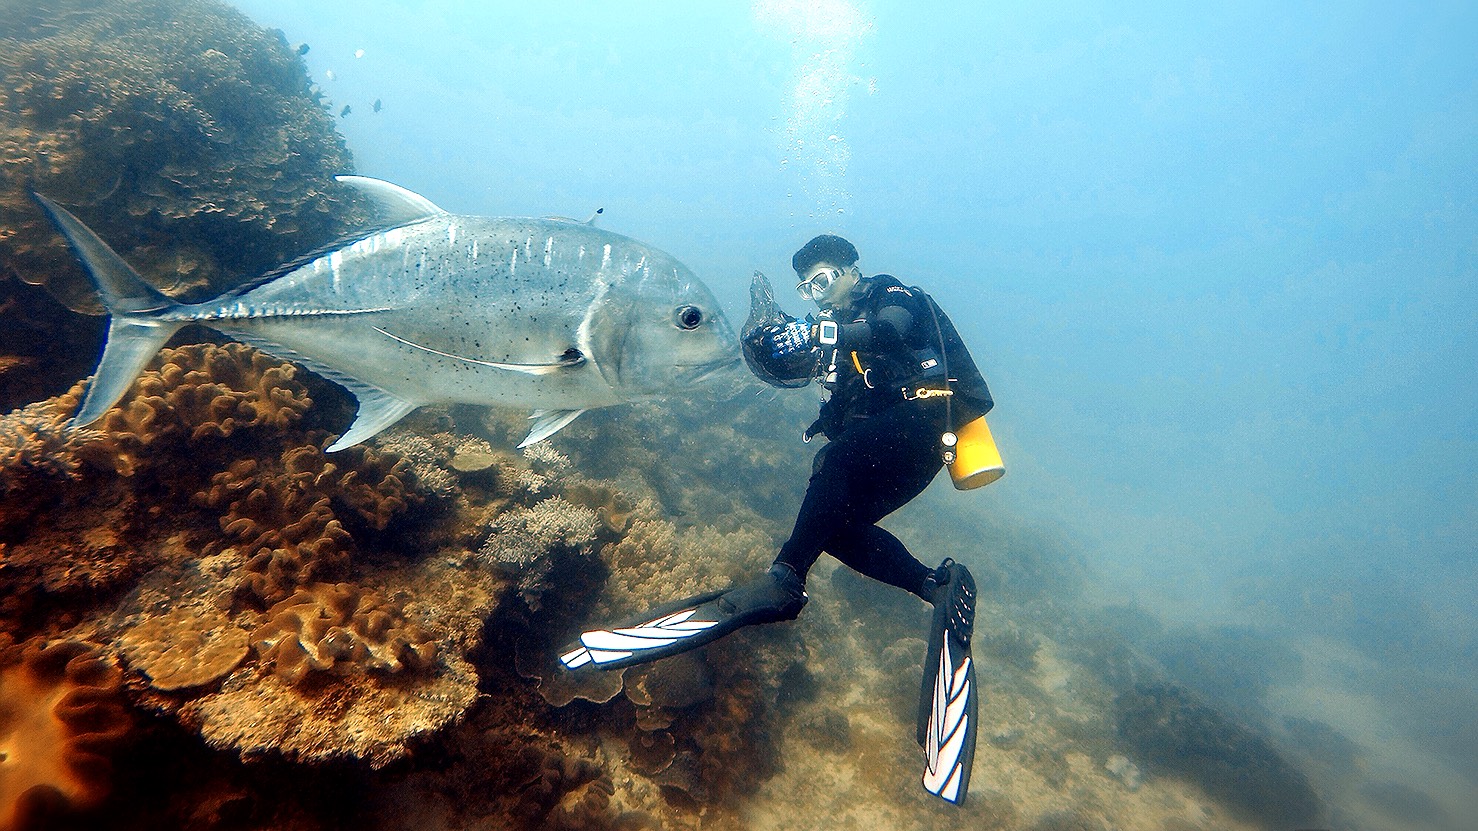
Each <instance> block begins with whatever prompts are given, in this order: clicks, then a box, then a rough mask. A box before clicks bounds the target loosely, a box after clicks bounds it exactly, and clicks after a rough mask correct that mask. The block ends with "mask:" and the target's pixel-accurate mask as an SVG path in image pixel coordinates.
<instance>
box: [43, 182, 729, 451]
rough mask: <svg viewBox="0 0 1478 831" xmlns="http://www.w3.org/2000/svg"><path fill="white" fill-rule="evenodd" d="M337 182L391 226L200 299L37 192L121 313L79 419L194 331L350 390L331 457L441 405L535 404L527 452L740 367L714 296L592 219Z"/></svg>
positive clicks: (674, 264) (673, 263) (672, 264)
mask: <svg viewBox="0 0 1478 831" xmlns="http://www.w3.org/2000/svg"><path fill="white" fill-rule="evenodd" d="M339 179H340V181H342V182H344V183H345V184H347V185H350V186H352V187H354V188H356V189H357V190H358V191H360V192H361V193H363V194H364V195H366V196H367V197H368V198H369V199H371V200H372V201H373V202H374V203H375V205H376V207H377V208H378V209H379V213H380V215H381V217H382V219H383V220H384V225H383V226H382V228H381V229H380V230H376V231H373V232H371V233H368V234H367V235H365V236H363V237H362V238H361V239H359V240H357V241H356V242H353V243H350V244H347V245H344V246H342V247H339V248H336V249H335V250H332V251H327V252H322V253H320V254H317V255H314V256H311V257H310V258H306V259H304V260H302V261H299V262H297V263H293V264H290V265H287V266H284V267H282V268H280V269H278V270H277V271H275V272H273V273H271V274H269V275H267V276H265V277H262V278H261V279H259V280H256V281H254V282H252V283H250V284H248V285H246V286H243V287H242V288H240V289H236V290H234V291H231V292H227V293H226V294H225V295H223V296H221V297H218V298H216V299H214V300H210V301H207V302H204V303H195V304H182V303H177V302H175V301H174V300H172V299H171V298H169V297H167V296H165V295H164V294H162V293H161V292H159V291H157V290H155V289H154V288H153V287H151V286H149V285H148V284H147V283H145V282H144V281H143V280H142V279H141V278H140V277H139V275H138V273H137V272H135V271H134V270H133V268H131V267H130V266H129V265H128V264H127V263H126V262H124V261H123V259H122V258H121V257H119V256H118V254H116V253H115V252H114V251H113V250H112V249H111V248H109V247H108V245H107V244H106V243H104V242H103V241H102V240H101V239H99V238H98V236H97V235H96V234H94V233H93V232H92V231H91V230H90V229H89V228H88V227H87V226H86V225H84V224H83V223H82V222H81V221H80V220H78V219H77V218H76V217H75V216H73V215H72V214H70V213H68V212H67V211H66V210H65V209H63V208H62V207H61V206H59V205H57V204H56V203H55V202H52V201H51V200H49V199H47V198H45V197H43V196H40V195H37V197H36V198H37V201H39V202H40V203H41V205H42V206H43V207H44V208H45V209H46V211H47V213H49V214H50V215H51V218H52V220H54V221H55V222H56V224H57V227H58V228H60V229H61V231H62V233H63V235H64V236H66V238H67V241H68V242H69V243H70V244H71V246H72V248H73V250H74V251H76V253H77V255H78V257H79V258H81V260H82V262H83V264H84V265H85V266H86V267H87V270H88V272H89V273H90V274H91V275H92V279H93V281H94V282H95V283H96V284H97V288H98V292H99V294H100V295H101V299H102V301H103V304H104V305H105V306H106V307H107V310H108V313H109V314H110V315H111V316H112V318H111V321H110V325H109V329H108V340H107V345H106V346H105V347H104V349H103V357H102V361H101V362H100V363H99V364H98V369H97V374H96V376H95V377H94V379H93V381H92V383H91V384H90V385H89V386H88V389H87V394H86V397H84V398H83V401H82V406H81V407H80V408H79V410H78V412H77V414H76V416H75V417H74V419H73V423H74V424H77V425H84V424H89V423H91V422H92V421H94V420H96V419H97V418H98V417H99V416H101V415H102V414H103V413H104V412H105V411H106V410H107V409H108V408H109V407H111V406H113V404H115V403H117V401H118V399H120V398H122V397H123V394H124V393H125V392H127V391H128V388H129V387H130V386H132V385H133V382H134V379H135V378H137V377H138V374H139V373H140V372H141V371H142V370H143V367H144V365H145V364H147V363H148V361H149V359H150V358H152V357H153V356H154V354H155V353H156V352H158V351H159V349H160V348H161V347H163V346H164V343H165V341H167V340H169V338H170V336H171V335H173V334H174V333H175V332H176V331H177V330H178V329H180V327H182V326H185V325H187V324H190V323H200V324H204V325H206V326H210V327H211V328H213V329H217V330H219V331H221V332H223V333H225V334H227V335H229V336H231V337H233V338H236V339H238V340H241V341H243V342H245V343H248V344H251V345H252V346H255V347H257V348H259V349H261V350H263V351H265V352H268V353H270V354H272V355H276V356H278V357H279V358H282V359H284V360H289V361H295V362H297V363H300V364H302V365H303V366H305V367H307V368H308V369H310V370H312V371H314V372H317V373H318V374H320V375H323V376H324V377H326V378H329V379H330V380H333V381H335V382H338V383H339V384H342V385H343V386H344V387H346V388H348V390H349V391H350V392H352V393H353V394H354V396H355V397H356V398H357V399H358V400H359V411H358V413H357V415H356V416H355V419H354V423H353V424H352V425H350V428H349V430H348V432H346V433H345V434H344V435H343V436H341V437H339V439H338V440H337V441H335V442H334V443H333V444H332V445H331V446H330V447H329V448H328V449H329V450H340V449H342V448H345V447H349V446H351V445H354V444H358V443H359V442H362V441H364V440H365V439H367V438H369V437H370V436H373V435H375V434H376V433H378V432H380V431H381V430H383V429H385V428H386V427H388V426H390V425H391V424H394V423H395V422H396V421H398V420H399V419H400V418H401V417H402V416H404V415H405V414H406V413H409V412H410V411H411V410H413V409H415V408H416V407H419V406H421V405H424V404H441V403H468V404H488V405H503V406H510V407H527V408H531V409H533V410H534V411H535V412H534V415H533V416H531V418H532V419H533V420H534V425H533V429H532V430H531V431H530V432H529V435H528V437H527V438H526V439H524V442H523V445H520V446H527V445H529V444H532V443H534V442H536V441H540V440H542V439H544V438H545V437H547V436H549V435H552V434H553V433H554V432H556V431H557V430H559V429H560V428H561V427H563V426H565V425H566V424H569V423H570V422H571V421H572V420H574V418H575V417H576V416H578V415H579V414H580V413H582V412H584V411H585V410H587V409H591V408H593V407H604V406H608V405H612V404H619V403H622V402H625V401H632V400H636V399H641V398H649V397H654V396H660V395H664V394H668V393H673V392H680V391H682V390H684V389H686V388H688V387H689V386H691V385H693V384H695V383H696V382H698V381H700V380H702V379H703V378H705V377H707V376H708V375H710V374H712V373H713V372H715V371H717V370H719V369H722V368H724V367H727V366H730V365H733V364H735V363H737V362H738V360H739V349H738V341H737V339H736V338H735V337H734V333H733V331H732V330H731V329H730V328H729V324H728V321H726V320H725V318H724V315H723V312H722V311H721V310H720V309H719V306H718V303H717V301H715V300H714V297H713V293H712V292H710V291H709V290H708V287H707V286H705V285H703V283H702V282H701V281H699V280H698V278H697V277H695V276H694V275H693V273H692V272H691V271H689V270H688V269H687V267H686V266H684V265H683V264H682V263H680V262H678V261H677V260H676V259H674V258H673V257H672V256H671V255H670V254H666V253H664V252H662V251H659V250H657V249H655V248H652V247H650V246H647V245H644V244H642V243H640V242H637V241H636V240H633V239H630V238H628V237H623V236H620V235H619V234H613V233H610V232H608V231H604V230H601V229H599V228H595V227H593V225H592V224H590V223H586V222H576V221H573V220H564V219H553V218H551V219H530V218H492V217H475V216H460V215H453V214H449V213H447V212H446V211H443V210H442V209H440V208H438V207H437V206H436V205H434V204H432V203H431V201H430V200H428V199H426V198H425V197H423V196H420V195H418V194H415V193H412V192H410V191H408V190H406V189H404V188H401V187H399V186H397V185H393V184H390V183H389V182H382V181H380V180H378V179H369V178H365V177H359V176H341V177H339Z"/></svg>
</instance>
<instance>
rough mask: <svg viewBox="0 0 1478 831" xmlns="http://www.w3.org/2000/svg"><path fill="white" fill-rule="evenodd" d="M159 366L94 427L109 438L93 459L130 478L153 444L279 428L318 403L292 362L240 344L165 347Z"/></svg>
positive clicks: (94, 449) (92, 451)
mask: <svg viewBox="0 0 1478 831" xmlns="http://www.w3.org/2000/svg"><path fill="white" fill-rule="evenodd" d="M155 364H156V365H158V369H154V370H150V371H148V372H146V373H144V374H143V375H141V376H139V379H138V381H137V382H136V383H135V384H134V385H133V387H132V389H131V390H130V391H129V393H128V394H127V395H126V396H124V398H123V399H122V400H121V401H119V402H118V404H117V405H116V406H114V407H113V408H112V409H110V410H108V411H107V412H106V413H104V414H103V417H102V418H101V419H99V420H98V421H97V423H96V424H94V425H93V429H95V430H98V431H100V432H102V433H104V434H106V438H105V440H104V441H103V442H101V443H99V444H98V445H96V446H89V447H88V451H90V452H86V455H87V457H88V459H89V461H92V462H93V463H95V464H97V465H98V466H100V467H111V468H112V469H113V470H115V471H116V472H118V473H119V474H121V475H124V476H130V475H132V474H133V473H134V472H135V471H136V470H137V468H138V467H139V465H140V464H141V463H142V462H141V457H142V456H143V455H144V454H145V453H147V452H149V450H150V448H152V447H153V446H154V445H155V444H156V443H159V442H176V443H180V444H183V443H186V442H189V443H198V442H201V441H206V440H208V439H211V438H225V437H228V436H231V435H232V434H234V433H236V432H237V431H238V430H242V429H245V428H249V427H259V426H266V427H272V428H276V429H278V430H282V429H286V428H287V427H289V426H291V425H293V424H295V423H297V422H298V421H299V420H300V419H301V418H302V416H303V413H304V412H306V411H307V409H308V408H309V407H311V406H312V405H313V401H312V399H310V398H309V397H308V393H307V390H306V388H304V387H303V385H302V384H301V383H298V382H296V381H295V380H294V377H293V376H294V375H295V374H296V372H297V370H296V368H295V367H294V366H293V365H292V364H287V363H283V362H281V361H278V360H276V359H274V358H272V357H270V356H268V355H265V354H263V353H261V352H258V351H257V350H255V349H252V348H251V347H248V346H243V345H242V344H239V343H228V344H225V345H222V346H215V345H212V344H196V345H193V346H187V347H184V348H181V349H166V350H164V351H163V352H161V353H160V354H159V357H158V358H156V359H155ZM68 398H70V396H68Z"/></svg>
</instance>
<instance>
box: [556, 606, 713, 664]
mask: <svg viewBox="0 0 1478 831" xmlns="http://www.w3.org/2000/svg"><path fill="white" fill-rule="evenodd" d="M695 611H697V610H696V609H683V610H681V611H678V612H673V613H672V614H669V615H663V616H662V617H660V618H657V619H655V620H651V621H648V622H646V623H642V624H639V625H637V626H627V627H622V628H620V629H592V630H590V631H589V632H584V633H581V635H580V643H581V644H582V645H584V647H585V648H586V649H587V650H588V651H589V653H590V656H591V659H592V660H594V661H595V662H596V663H597V664H603V663H609V662H611V661H615V660H619V659H621V658H629V657H631V656H632V655H634V654H636V653H637V652H641V651H643V650H647V649H656V648H658V647H662V646H669V645H671V644H674V643H677V642H678V641H680V640H682V639H684V638H689V637H692V636H693V635H696V634H698V633H699V632H702V631H704V630H706V629H708V628H709V627H711V626H714V625H715V624H717V623H718V621H716V620H694V619H693V613H694V612H695Z"/></svg>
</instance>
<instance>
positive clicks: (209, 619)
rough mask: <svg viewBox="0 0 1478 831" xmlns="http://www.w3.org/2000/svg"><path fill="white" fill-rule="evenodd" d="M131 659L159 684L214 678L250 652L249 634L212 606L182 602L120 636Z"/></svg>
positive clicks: (167, 686)
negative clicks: (183, 604)
mask: <svg viewBox="0 0 1478 831" xmlns="http://www.w3.org/2000/svg"><path fill="white" fill-rule="evenodd" d="M119 641H120V643H121V644H122V646H123V654H124V656H125V657H126V658H127V659H128V662H129V664H131V665H132V666H134V667H137V668H138V669H140V670H142V671H143V672H144V673H145V674H146V675H147V676H148V677H149V684H150V686H152V687H153V688H154V689H156V690H164V691H173V690H182V689H187V688H190V687H199V686H203V685H205V684H209V683H211V682H212V681H216V680H218V679H220V678H221V677H223V676H225V675H226V673H228V672H230V671H231V670H233V669H235V668H236V665H237V664H240V663H241V661H242V659H243V658H245V657H246V655H247V652H248V646H247V635H246V632H244V631H242V630H241V628H240V627H238V626H236V625H235V624H234V623H232V622H231V621H230V620H229V619H227V618H226V617H225V616H224V615H222V614H220V613H218V612H215V611H214V610H213V609H210V608H195V607H189V606H182V607H179V608H175V609H171V610H170V611H168V612H166V613H164V614H162V615H159V616H157V617H150V618H147V619H145V620H144V621H142V622H140V623H139V624H138V625H136V626H134V627H132V628H130V629H129V630H128V631H127V632H125V633H124V634H123V636H122V637H121V638H120V639H119Z"/></svg>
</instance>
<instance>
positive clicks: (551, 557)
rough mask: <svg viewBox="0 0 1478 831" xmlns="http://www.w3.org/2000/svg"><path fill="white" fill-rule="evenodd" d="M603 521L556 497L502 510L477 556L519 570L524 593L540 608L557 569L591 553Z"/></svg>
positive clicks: (585, 509)
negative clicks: (597, 529) (552, 575)
mask: <svg viewBox="0 0 1478 831" xmlns="http://www.w3.org/2000/svg"><path fill="white" fill-rule="evenodd" d="M599 524H600V518H599V517H598V516H597V515H596V513H595V511H593V510H591V509H590V508H586V507H584V506H581V505H575V504H574V503H572V502H569V501H568V500H566V499H563V498H561V497H558V496H552V497H550V498H548V499H544V500H541V501H540V502H538V503H536V504H535V505H533V506H531V507H528V508H515V509H513V510H510V511H507V512H505V513H503V514H500V515H499V516H498V518H497V524H496V525H495V526H494V527H493V528H492V529H490V530H491V531H492V533H491V535H490V536H489V537H488V539H487V541H486V542H484V543H483V545H482V548H481V549H480V550H479V551H478V555H479V556H481V557H482V558H484V559H485V560H487V561H488V562H489V563H491V564H492V565H494V566H495V567H498V568H501V569H504V570H507V571H509V572H511V573H513V574H514V575H516V576H517V578H518V591H519V594H520V595H521V596H522V597H523V599H524V602H525V603H527V604H528V606H529V608H530V609H532V610H534V611H538V610H539V607H540V605H541V603H542V596H543V590H544V587H545V586H546V585H547V584H548V582H549V575H550V574H551V573H552V572H553V571H554V570H555V568H556V567H561V566H563V567H573V566H572V565H571V564H569V563H568V562H567V561H579V560H582V559H588V558H589V557H590V556H591V554H592V553H593V551H594V543H595V531H596V528H597V527H598V526H599Z"/></svg>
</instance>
